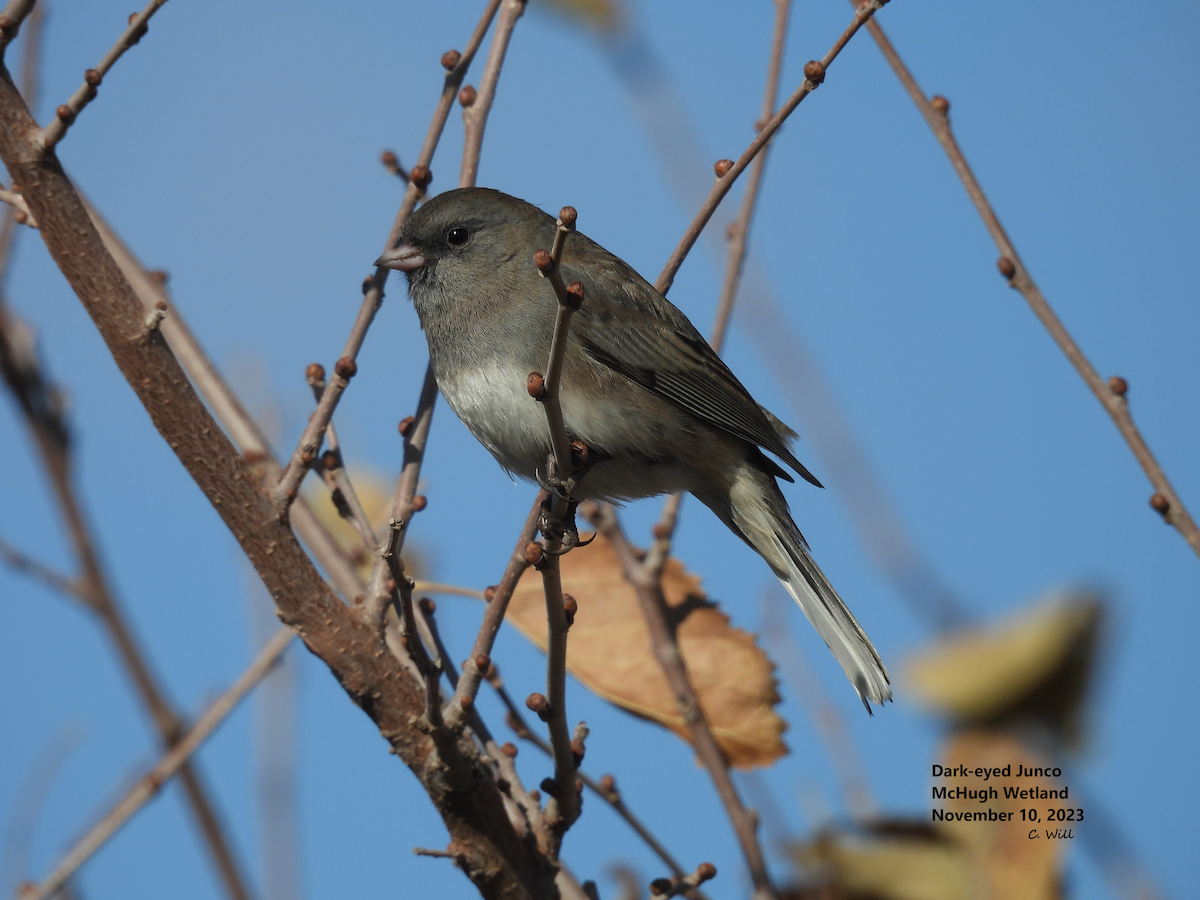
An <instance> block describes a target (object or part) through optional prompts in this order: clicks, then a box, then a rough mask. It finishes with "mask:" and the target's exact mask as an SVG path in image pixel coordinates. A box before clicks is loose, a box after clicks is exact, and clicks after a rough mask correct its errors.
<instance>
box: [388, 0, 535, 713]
mask: <svg viewBox="0 0 1200 900" xmlns="http://www.w3.org/2000/svg"><path fill="white" fill-rule="evenodd" d="M502 3H503V4H504V5H503V8H502V9H501V4H502ZM497 10H501V13H500V18H499V21H497V23H496V33H495V34H494V35H493V36H492V46H491V49H490V50H489V51H488V57H487V60H486V62H485V63H484V67H483V68H484V74H483V80H482V82H481V84H480V90H479V91H476V90H475V89H474V88H470V87H468V88H464V89H463V93H462V94H460V95H458V96H459V97H460V99H461V100H463V101H465V100H466V99H468V98H469V99H470V102H469V103H466V102H464V109H463V124H464V132H465V133H464V137H463V165H462V170H461V172H460V174H459V178H458V186H459V187H460V188H463V187H473V186H474V185H475V176H476V174H477V172H478V169H479V155H480V153H481V152H482V148H483V130H484V126H485V125H486V124H487V117H488V114H489V113H490V112H491V109H492V103H493V101H494V100H495V97H496V85H497V83H498V82H499V78H500V70H501V68H502V67H503V65H504V57H505V55H506V54H507V53H508V44H509V41H510V39H511V38H512V32H513V29H514V28H515V27H516V24H517V20H518V19H519V18H520V17H521V14H522V13H523V12H524V11H525V0H491V2H490V3H489V4H488V8H487V11H486V12H485V13H484V18H483V19H481V20H480V23H479V26H478V27H477V28H476V29H475V33H474V34H473V35H472V36H471V42H470V43H469V44H468V46H467V50H466V51H465V52H464V53H463V54H462V55H461V56H460V55H459V54H458V52H457V51H455V50H451V51H450V52H449V53H447V54H446V55H445V56H443V57H442V65H444V66H447V68H448V69H449V73H450V74H449V75H447V76H446V86H445V88H444V89H443V91H442V97H441V101H440V102H439V104H438V110H437V113H436V114H435V117H434V123H435V125H436V126H437V135H440V134H441V130H442V128H444V127H445V124H446V118H447V116H448V115H449V113H450V107H451V105H452V104H453V103H454V98H455V96H456V92H457V91H458V86H459V85H460V84H462V79H463V76H464V75H465V74H466V68H467V65H468V64H469V63H470V60H471V58H473V57H474V55H475V52H476V51H477V50H478V48H479V45H480V44H481V43H482V42H483V37H484V35H485V34H486V33H487V27H488V25H489V24H490V23H491V20H492V18H493V17H494V16H495V15H496V11H497ZM436 146H437V136H436V135H435V134H434V130H433V126H430V135H429V137H427V138H426V140H425V147H424V148H423V149H422V151H421V156H420V157H419V159H418V161H417V165H416V166H414V167H413V172H414V173H417V172H418V171H421V172H423V173H424V175H425V176H428V177H432V176H431V175H429V168H428V166H429V163H430V161H431V160H432V158H433V149H434V148H435V147H436ZM422 167H423V168H422ZM422 180H424V178H422ZM426 183H428V182H427V181H426ZM422 188H423V185H422ZM410 196H411V197H412V206H408V208H407V210H406V209H405V207H404V206H402V207H401V216H400V217H397V220H396V224H395V225H394V226H393V228H392V234H391V235H390V236H389V238H388V248H389V249H390V248H391V246H392V244H393V243H395V241H396V238H397V236H398V235H399V233H400V228H401V227H402V226H403V224H404V222H405V221H407V219H408V215H409V213H411V212H412V209H413V208H414V207H415V205H416V196H415V194H414V193H413V190H411V189H410V191H409V193H408V195H406V196H405V198H404V202H405V204H406V205H407V204H408V203H409V202H410ZM389 271H390V270H388V269H385V268H382V267H378V268H377V269H376V272H375V277H376V279H386V278H387V273H388V272H389ZM380 284H381V285H382V281H380ZM436 404H437V380H436V379H435V378H434V376H433V364H432V363H430V364H429V365H428V366H427V367H426V369H425V380H424V382H423V383H422V384H421V395H420V397H419V398H418V399H417V411H416V412H415V413H414V414H413V416H412V417H411V418H409V419H406V420H405V422H407V425H405V424H404V423H403V422H402V423H401V429H400V434H401V436H402V437H403V438H404V465H403V468H402V469H401V471H400V479H399V481H398V482H397V484H396V492H395V496H394V498H393V500H392V518H394V519H399V520H400V521H401V522H404V523H406V524H407V523H408V522H410V521H411V520H412V515H413V512H414V511H415V509H414V506H413V498H414V497H415V496H416V493H417V484H418V482H419V481H420V477H421V464H422V463H423V462H424V459H425V444H426V442H427V441H428V439H429V426H430V423H431V422H432V421H433V409H434V406H435V405H436ZM399 546H400V547H401V548H402V547H403V546H404V535H401V537H400V545H399ZM382 577H383V573H382V570H381V569H380V567H379V566H376V567H375V569H374V570H373V571H372V573H371V589H370V591H369V597H371V598H372V600H373V601H374V602H378V601H377V600H375V598H377V597H378V594H379V588H380V585H381V584H382ZM476 689H478V685H476ZM473 696H474V694H472V697H473Z"/></svg>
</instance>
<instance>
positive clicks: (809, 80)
mask: <svg viewBox="0 0 1200 900" xmlns="http://www.w3.org/2000/svg"><path fill="white" fill-rule="evenodd" d="M886 2H887V0H871V2H869V3H865V4H863V5H862V6H860V7H858V8H857V9H856V10H855V13H854V19H853V20H852V21H851V22H850V25H849V27H847V28H846V30H845V31H844V32H842V35H841V37H839V38H838V39H837V40H836V41H835V42H834V44H833V46H832V47H830V48H829V52H828V53H826V54H825V56H824V57H823V58H822V59H821V60H820V61H819V62H818V61H816V60H813V61H812V62H809V63H806V64H805V66H804V82H803V83H802V84H801V85H800V87H798V88H797V89H796V91H795V93H793V94H792V96H791V97H789V98H788V100H787V102H785V103H784V104H783V106H782V107H780V109H779V110H778V112H776V113H775V114H774V115H773V116H771V118H770V119H768V120H767V121H766V122H765V123H764V124H763V127H762V129H761V130H760V131H759V132H758V135H757V136H756V137H755V138H754V140H753V141H751V142H750V146H749V147H747V148H746V150H745V152H744V153H742V155H741V156H740V157H738V160H737V162H735V163H733V165H731V166H729V167H728V168H726V167H725V166H721V169H722V171H721V172H720V173H719V174H718V176H717V180H716V183H715V184H713V186H712V190H711V191H709V194H708V197H707V199H705V201H704V204H703V205H702V206H701V207H700V211H699V212H698V213H696V217H695V218H694V219H693V220H692V223H691V225H689V226H688V228H687V231H685V232H684V233H683V237H682V238H681V239H680V241H679V245H678V246H677V247H676V248H675V250H674V252H672V254H671V257H670V259H668V260H667V264H666V265H665V266H664V267H663V270H662V272H661V273H660V274H659V276H658V280H657V281H655V282H654V287H655V289H656V290H657V291H658V292H659V293H660V294H666V293H667V291H669V290H670V289H671V283H672V282H673V281H674V280H675V273H676V272H678V271H679V267H680V266H681V265H683V261H684V259H685V258H687V255H688V253H689V252H690V251H691V249H692V247H693V246H694V245H695V243H696V239H697V238H699V237H700V232H701V231H703V230H704V226H705V225H707V224H708V220H709V219H711V218H712V214H713V213H714V212H716V210H717V206H719V205H720V203H721V200H722V199H724V197H725V195H726V194H727V193H729V189H730V188H731V187H733V183H734V182H735V181H736V180H737V178H738V176H739V175H741V174H742V172H744V171H745V170H746V167H747V166H749V165H750V163H751V162H753V161H754V158H755V157H756V156H758V154H759V153H760V152H761V151H762V149H763V148H764V147H766V146H767V144H768V143H769V142H770V140H771V138H772V137H774V136H775V132H776V131H778V130H779V127H780V126H781V125H782V124H783V123H784V122H785V121H786V120H787V118H788V116H790V115H791V114H792V113H793V112H794V111H795V109H796V107H797V106H799V105H800V104H801V103H802V102H803V100H804V98H805V97H807V96H808V95H809V94H811V93H812V92H813V91H815V90H816V89H817V87H818V86H819V85H820V84H821V82H823V81H824V80H825V72H826V70H827V69H828V68H829V66H830V65H831V64H832V63H833V61H834V60H835V59H837V57H838V54H839V53H841V52H842V48H844V47H845V46H846V44H847V43H848V42H849V41H850V39H851V38H852V37H854V35H855V34H856V33H857V32H858V30H859V29H860V28H862V26H863V24H864V23H866V22H867V21H868V20H870V18H871V17H872V16H874V15H875V12H876V10H878V9H881V8H882V7H883V6H884V4H885V3H886Z"/></svg>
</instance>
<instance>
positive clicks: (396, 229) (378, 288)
mask: <svg viewBox="0 0 1200 900" xmlns="http://www.w3.org/2000/svg"><path fill="white" fill-rule="evenodd" d="M508 2H510V3H512V2H516V0H508ZM500 3H501V0H491V2H490V3H489V4H488V6H487V8H486V9H485V10H484V13H483V16H482V18H481V19H480V21H479V24H478V25H477V26H476V27H475V32H474V34H472V36H471V40H470V42H468V44H467V47H466V49H465V50H464V51H463V52H462V53H461V54H458V53H454V51H452V53H453V54H454V55H453V56H452V55H451V54H446V55H445V56H444V57H443V62H450V63H451V65H450V67H449V70H448V71H447V74H446V80H445V83H444V85H443V87H442V95H441V99H440V100H439V102H438V106H437V109H436V110H435V112H434V115H433V121H432V122H431V123H430V125H429V131H428V133H427V134H426V136H425V144H424V146H423V147H422V148H421V153H420V155H419V156H418V157H417V164H416V165H415V166H413V167H412V170H411V171H410V172H409V188H408V190H407V191H405V194H404V200H403V201H402V202H401V204H400V210H399V212H397V214H396V219H395V221H394V222H393V223H392V229H391V231H390V232H389V233H388V239H387V242H386V243H385V244H384V250H385V251H387V250H390V249H391V248H392V245H393V244H394V243H395V242H396V236H397V235H398V234H399V233H400V229H401V228H402V227H403V226H404V223H405V222H406V221H408V217H409V216H410V215H411V214H412V211H413V210H414V209H415V208H416V205H417V202H418V201H419V200H420V198H421V197H422V196H424V192H425V188H426V186H427V185H428V184H429V182H430V180H431V179H432V177H433V176H432V175H431V173H430V169H429V166H430V163H431V162H432V161H433V154H434V151H436V150H437V145H438V141H439V140H440V139H441V136H442V131H443V130H444V129H445V127H446V119H447V118H448V117H449V115H450V107H451V106H452V105H453V103H454V98H455V95H456V94H457V91H458V86H459V85H460V84H462V79H463V77H464V76H465V75H466V72H467V68H468V67H469V66H470V64H471V61H472V60H473V59H474V58H475V53H476V51H478V49H479V45H480V44H481V43H482V42H483V37H484V35H485V34H487V29H488V26H489V25H490V24H491V21H492V19H493V18H494V17H495V15H496V10H497V8H499V6H500ZM522 8H523V7H522ZM515 21H516V19H515V18H514V19H513V22H514V23H515ZM498 27H499V26H498ZM508 30H509V32H511V25H510V26H509V27H508ZM504 46H505V47H507V39H506V40H505V43H504ZM492 52H493V54H494V53H495V52H496V47H495V44H494V43H493V48H492ZM500 59H501V61H503V51H501V54H500ZM488 66H489V67H491V66H492V60H491V56H490V55H489V59H488ZM495 69H496V76H495V77H498V76H499V64H496V66H495ZM486 106H488V107H490V100H489V102H488V103H487V104H486ZM480 139H481V140H482V134H481V135H480ZM388 272H389V270H388V269H387V268H385V267H383V266H376V267H375V274H374V275H373V276H372V277H371V278H370V279H369V280H368V281H367V282H366V283H365V284H364V286H363V302H362V305H361V306H360V307H359V311H358V316H357V318H356V319H355V322H354V326H353V327H352V328H351V330H350V337H349V338H348V339H347V341H346V346H345V347H344V348H343V350H342V356H341V358H340V359H339V360H338V363H339V365H342V366H343V369H344V370H345V371H348V372H351V373H352V369H351V367H352V366H355V362H354V361H355V359H356V358H357V357H358V351H359V349H360V348H361V347H362V342H363V340H364V339H365V338H366V334H367V330H368V329H369V328H370V327H371V323H372V322H373V321H374V320H375V314H376V313H377V312H378V311H379V307H380V305H381V304H382V303H383V288H384V285H385V284H386V282H387V278H388ZM340 374H341V373H338V375H340ZM347 383H348V378H342V377H334V378H332V379H330V380H329V383H328V384H327V386H326V388H325V391H324V393H323V395H322V397H321V400H320V402H319V403H318V404H317V411H316V412H315V413H314V414H313V416H312V418H311V419H310V420H309V422H308V425H307V427H306V428H305V429H304V432H303V433H302V434H301V435H300V440H299V441H298V442H297V445H296V449H295V450H294V451H293V452H292V456H291V458H290V459H289V461H288V464H287V466H286V467H285V469H284V473H283V475H282V476H281V478H280V480H279V484H278V485H277V486H276V488H275V493H274V499H275V503H276V506H278V507H280V508H281V509H282V508H286V507H287V505H288V504H289V503H290V502H291V501H292V499H294V497H295V494H296V489H297V488H298V486H299V484H300V482H301V481H302V480H303V478H304V475H305V474H306V472H307V470H308V468H307V467H308V466H309V465H311V464H312V462H313V460H314V459H315V458H316V452H317V449H318V448H319V447H320V443H321V435H322V434H324V431H325V426H326V425H328V423H329V420H330V418H331V417H332V416H333V411H334V409H336V408H337V404H338V401H339V400H340V399H341V395H342V392H343V391H345V389H346V384H347ZM432 413H433V410H432V405H431V406H430V410H429V415H432ZM426 427H428V426H426ZM414 490H415V485H414ZM393 518H404V516H401V515H393Z"/></svg>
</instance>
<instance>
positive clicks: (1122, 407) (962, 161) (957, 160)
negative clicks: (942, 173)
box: [870, 22, 1200, 556]
mask: <svg viewBox="0 0 1200 900" xmlns="http://www.w3.org/2000/svg"><path fill="white" fill-rule="evenodd" d="M870 25H871V27H870V32H871V37H873V38H874V39H875V43H876V44H878V45H879V49H880V50H881V51H882V52H883V55H884V58H885V59H886V60H887V61H888V63H889V64H890V65H891V67H892V69H893V70H894V71H895V73H896V77H897V78H899V79H900V82H901V84H903V85H904V89H905V90H906V91H908V95H909V96H910V97H911V98H912V101H913V103H915V104H916V106H917V109H918V110H920V112H921V115H922V116H924V118H925V121H926V123H928V125H929V127H930V129H931V130H932V131H933V134H934V136H935V137H936V138H937V140H938V143H939V144H941V145H942V149H943V150H945V151H946V156H948V157H949V158H950V164H951V165H953V166H954V171H955V172H956V173H957V174H958V177H959V179H960V180H961V181H962V183H963V187H964V188H966V190H967V194H968V195H969V196H970V198H971V202H972V203H974V204H975V209H976V210H977V211H978V212H979V216H980V218H981V219H983V224H984V226H985V227H986V228H987V230H988V234H990V235H991V237H992V241H993V242H995V244H996V249H998V250H999V251H1000V259H999V261H998V262H997V264H996V265H997V267H998V268H999V270H1000V274H1001V275H1003V276H1004V278H1005V279H1007V280H1008V284H1009V286H1010V287H1011V288H1013V289H1014V290H1016V291H1018V292H1019V293H1020V294H1021V296H1022V297H1024V298H1025V302H1026V303H1028V304H1029V308H1030V309H1032V310H1033V314H1034V315H1035V316H1037V318H1038V321H1040V322H1041V323H1042V325H1043V326H1044V327H1045V329H1046V330H1047V331H1048V332H1050V336H1051V337H1052V338H1054V342H1055V343H1056V344H1058V347H1059V349H1060V350H1062V352H1063V355H1065V356H1066V357H1067V359H1068V360H1069V361H1070V363H1071V365H1072V366H1074V367H1075V371H1076V372H1078V373H1079V377H1080V378H1082V379H1083V381H1084V383H1085V384H1086V385H1087V386H1088V388H1090V389H1091V391H1092V393H1093V394H1094V395H1095V396H1096V399H1097V400H1099V401H1100V405H1101V406H1103V407H1104V410H1105V411H1106V412H1107V413H1108V414H1109V416H1110V417H1111V418H1112V420H1113V424H1114V425H1116V426H1117V431H1119V432H1120V433H1121V437H1123V438H1125V443H1127V444H1128V445H1129V449H1130V450H1131V451H1132V453H1133V456H1134V458H1135V459H1136V460H1137V461H1138V465H1140V466H1141V467H1142V471H1143V472H1145V473H1146V477H1147V478H1148V479H1150V484H1151V485H1153V487H1154V491H1155V493H1154V494H1153V495H1152V496H1151V497H1150V506H1151V507H1152V508H1153V509H1154V510H1155V512H1157V513H1158V514H1159V515H1161V516H1162V517H1163V521H1165V522H1166V523H1167V524H1168V525H1172V526H1174V528H1175V529H1176V530H1177V531H1178V532H1179V533H1180V534H1181V535H1182V536H1183V539H1184V540H1185V541H1187V542H1188V545H1189V546H1191V548H1192V551H1193V552H1194V553H1195V554H1196V555H1197V556H1200V528H1198V527H1197V526H1196V522H1195V521H1194V520H1193V519H1192V517H1191V514H1190V513H1189V512H1188V511H1187V508H1186V507H1185V506H1184V505H1183V501H1182V500H1180V499H1179V495H1178V494H1176V493H1175V489H1174V488H1173V487H1172V486H1171V482H1170V481H1169V480H1168V479H1167V475H1166V473H1165V472H1164V471H1163V470H1162V467H1161V466H1160V465H1159V464H1158V460H1157V459H1155V457H1154V454H1153V453H1152V452H1151V451H1150V447H1149V445H1147V443H1146V440H1145V438H1143V437H1142V434H1141V432H1140V431H1138V429H1137V426H1136V425H1135V424H1134V422H1133V417H1132V416H1131V415H1130V413H1129V401H1128V400H1127V399H1126V396H1125V395H1126V392H1127V391H1128V390H1129V384H1128V382H1126V380H1125V379H1124V378H1120V377H1118V376H1113V377H1112V378H1110V379H1109V380H1108V381H1107V382H1105V381H1104V379H1102V378H1101V377H1100V375H1099V374H1098V373H1097V372H1096V369H1095V367H1094V366H1093V365H1092V363H1091V361H1090V360H1089V359H1088V358H1087V356H1085V355H1084V352H1083V351H1082V350H1081V349H1080V348H1079V345H1078V344H1076V343H1075V341H1074V339H1073V338H1072V337H1071V335H1070V333H1069V332H1068V331H1067V329H1066V326H1064V325H1063V323H1062V321H1061V320H1060V319H1059V318H1058V316H1057V315H1055V313H1054V310H1053V309H1052V308H1051V307H1050V304H1049V303H1048V302H1047V301H1046V298H1045V297H1044V296H1042V292H1041V289H1039V288H1038V286H1037V283H1036V282H1035V281H1034V280H1033V276H1031V275H1030V274H1029V271H1028V270H1027V269H1026V268H1025V264H1024V263H1023V262H1022V261H1021V257H1020V256H1019V255H1018V254H1017V248H1016V247H1014V246H1013V243H1012V241H1011V240H1010V239H1009V236H1008V233H1007V232H1006V231H1005V230H1004V226H1003V225H1001V224H1000V218H999V217H998V216H997V215H996V211H995V210H994V209H993V208H992V205H991V203H989V202H988V199H987V196H986V195H985V194H984V193H983V188H982V187H981V186H980V184H979V180H978V179H977V178H976V177H975V173H974V172H973V171H972V170H971V167H970V165H969V164H968V163H967V159H966V157H965V156H964V155H963V152H962V148H960V147H959V146H958V141H957V140H956V139H955V137H954V131H953V129H952V128H951V127H950V116H949V112H950V102H949V101H948V100H946V98H945V97H934V98H933V99H932V100H929V99H926V97H925V94H924V93H923V92H922V91H921V88H920V87H919V86H918V85H917V82H916V79H914V78H913V76H912V73H911V72H909V70H908V67H907V66H905V64H904V61H903V60H902V59H901V58H900V55H899V54H898V53H897V52H896V49H895V48H894V47H893V46H892V44H891V42H890V41H889V40H888V38H887V35H885V34H884V32H883V29H882V28H881V27H880V26H879V24H878V23H877V22H872V23H870Z"/></svg>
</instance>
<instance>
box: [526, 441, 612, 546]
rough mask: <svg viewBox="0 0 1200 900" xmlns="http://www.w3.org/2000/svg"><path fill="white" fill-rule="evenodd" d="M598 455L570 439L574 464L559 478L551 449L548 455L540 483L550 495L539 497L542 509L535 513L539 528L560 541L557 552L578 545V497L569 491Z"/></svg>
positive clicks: (576, 485)
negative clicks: (559, 547) (568, 473)
mask: <svg viewBox="0 0 1200 900" xmlns="http://www.w3.org/2000/svg"><path fill="white" fill-rule="evenodd" d="M598 458H599V457H598V456H597V455H596V454H592V453H590V452H589V451H588V446H587V444H585V443H584V442H583V441H572V442H571V462H572V464H573V465H574V467H575V468H574V470H573V471H572V472H571V474H570V475H569V476H567V477H565V478H562V477H559V474H558V470H557V466H556V464H555V460H554V454H553V452H551V453H550V454H548V455H547V458H546V479H545V482H544V483H543V484H542V487H544V488H545V489H546V491H547V493H548V494H549V496H548V497H547V498H546V499H545V500H543V501H542V511H541V514H540V516H539V517H538V530H540V531H541V532H542V534H543V535H544V536H545V537H547V538H551V539H556V540H558V541H559V542H560V543H561V545H562V549H561V550H560V551H559V552H560V553H566V552H567V551H569V550H572V549H573V548H575V547H577V546H580V543H579V529H578V528H577V527H576V525H575V511H576V510H577V509H578V508H579V502H580V501H578V500H575V499H573V498H572V496H571V494H572V493H573V492H574V490H575V488H577V487H578V486H579V482H580V481H582V480H583V476H584V475H586V474H587V473H588V471H589V470H590V469H591V468H592V466H593V465H595V464H596V462H597V460H598ZM587 543H591V541H590V540H589V541H588V542H587Z"/></svg>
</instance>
